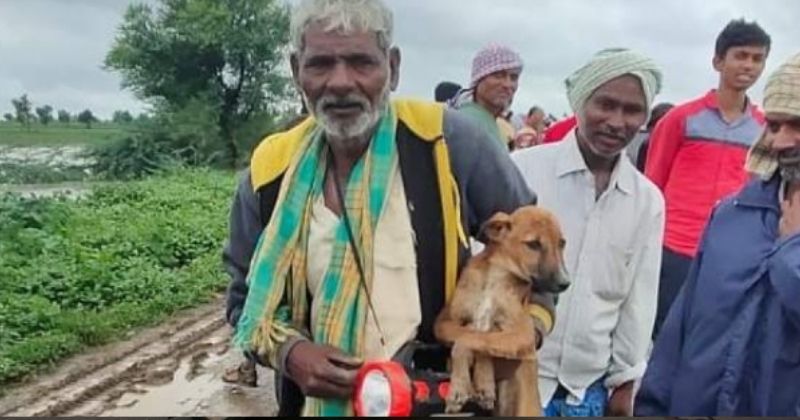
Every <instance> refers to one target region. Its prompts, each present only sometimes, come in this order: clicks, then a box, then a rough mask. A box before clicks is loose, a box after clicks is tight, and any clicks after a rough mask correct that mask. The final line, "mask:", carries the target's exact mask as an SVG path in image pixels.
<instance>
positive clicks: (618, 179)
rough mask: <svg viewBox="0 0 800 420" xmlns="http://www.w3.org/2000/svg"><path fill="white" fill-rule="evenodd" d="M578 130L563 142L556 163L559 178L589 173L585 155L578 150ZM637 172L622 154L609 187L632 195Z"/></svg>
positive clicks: (571, 132)
mask: <svg viewBox="0 0 800 420" xmlns="http://www.w3.org/2000/svg"><path fill="white" fill-rule="evenodd" d="M576 130H577V128H574V129H572V131H570V132H569V134H567V136H566V137H565V138H564V140H562V141H561V149H562V153H560V154H559V158H558V162H557V163H556V176H557V177H559V178H561V177H563V176H566V175H569V174H571V173H574V172H582V171H587V172H588V171H589V168H588V167H587V166H586V161H585V160H583V155H582V154H581V151H580V149H579V148H578V138H577V136H576V134H575V133H576ZM635 171H636V169H635V168H634V167H633V164H632V163H631V162H630V161H629V160H628V158H627V156H625V152H624V151H623V152H621V153H620V155H619V159H617V163H616V165H614V169H613V170H612V172H611V180H610V182H609V186H613V187H614V188H616V189H618V190H620V191H622V192H623V193H625V194H632V193H633V185H634V181H635V180H634V177H635V176H636V174H635Z"/></svg>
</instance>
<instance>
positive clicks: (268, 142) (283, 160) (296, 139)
mask: <svg viewBox="0 0 800 420" xmlns="http://www.w3.org/2000/svg"><path fill="white" fill-rule="evenodd" d="M313 124H314V122H313V119H312V118H310V117H309V118H307V119H306V120H304V121H303V122H302V123H300V124H298V125H296V126H295V127H294V128H292V129H290V130H288V131H281V132H278V133H274V134H272V135H270V136H267V137H266V138H265V139H264V140H262V141H261V142H260V143H259V144H258V146H257V147H256V148H255V150H254V151H253V154H252V156H251V158H250V176H251V179H252V183H253V187H254V188H256V189H257V188H259V187H260V186H262V185H264V184H267V183H269V182H272V181H273V180H275V179H276V178H278V177H279V176H280V175H281V174H283V173H284V172H285V171H286V168H288V166H289V162H290V160H291V158H292V156H294V153H295V152H297V150H298V148H299V147H300V143H301V142H302V140H303V137H304V136H305V133H306V131H308V130H309V129H310V128H311V127H312V126H313Z"/></svg>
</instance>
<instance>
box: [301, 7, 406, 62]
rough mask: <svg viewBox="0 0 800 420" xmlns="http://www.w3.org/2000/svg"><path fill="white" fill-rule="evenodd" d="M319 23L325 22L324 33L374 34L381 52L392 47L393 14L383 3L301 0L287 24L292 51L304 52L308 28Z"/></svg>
mask: <svg viewBox="0 0 800 420" xmlns="http://www.w3.org/2000/svg"><path fill="white" fill-rule="evenodd" d="M319 22H323V23H325V25H326V26H325V30H326V31H340V32H343V33H353V32H355V31H364V32H367V31H372V32H375V33H376V34H377V37H378V47H380V48H381V49H382V50H387V49H389V47H390V46H391V45H392V32H393V29H394V28H393V26H394V24H393V18H392V12H391V10H389V8H388V7H386V5H385V4H384V3H383V1H382V0H303V1H302V2H300V4H299V5H298V6H297V8H295V9H294V11H293V12H292V18H291V24H290V25H291V26H290V34H291V41H292V48H293V49H294V51H295V52H301V51H302V50H303V47H304V46H305V45H304V43H303V35H304V34H305V31H306V29H307V28H308V26H309V25H311V24H314V23H319Z"/></svg>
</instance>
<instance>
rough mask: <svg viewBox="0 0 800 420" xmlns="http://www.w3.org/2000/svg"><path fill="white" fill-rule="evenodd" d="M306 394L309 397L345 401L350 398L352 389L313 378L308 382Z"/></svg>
mask: <svg viewBox="0 0 800 420" xmlns="http://www.w3.org/2000/svg"><path fill="white" fill-rule="evenodd" d="M306 394H307V395H308V396H309V397H317V398H341V399H346V398H350V396H352V394H353V387H352V386H343V385H340V384H337V383H334V382H330V381H327V380H325V379H324V378H315V379H313V380H311V381H310V382H309V384H308V389H307V390H306Z"/></svg>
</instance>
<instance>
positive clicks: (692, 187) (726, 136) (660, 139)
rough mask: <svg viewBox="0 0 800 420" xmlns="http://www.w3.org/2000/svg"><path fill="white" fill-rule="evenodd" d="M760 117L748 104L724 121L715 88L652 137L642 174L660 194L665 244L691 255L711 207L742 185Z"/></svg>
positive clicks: (671, 115) (667, 119)
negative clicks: (664, 220)
mask: <svg viewBox="0 0 800 420" xmlns="http://www.w3.org/2000/svg"><path fill="white" fill-rule="evenodd" d="M763 126H764V114H763V113H762V112H761V111H760V110H758V109H757V108H756V107H755V106H753V105H751V104H750V103H749V101H748V105H747V110H746V111H745V113H744V115H742V116H741V117H740V118H739V119H738V120H736V121H734V122H732V123H730V124H729V123H727V122H725V120H724V119H723V118H722V114H721V113H720V111H719V105H718V102H717V93H716V91H715V90H711V91H709V92H708V93H707V94H706V95H705V96H703V97H701V98H698V99H695V100H693V101H690V102H687V103H685V104H682V105H679V106H676V107H675V108H673V109H672V110H670V111H669V112H668V113H667V114H666V115H665V116H664V118H662V119H661V120H660V121H659V122H658V124H657V125H656V127H655V129H654V130H653V134H652V135H651V136H650V146H649V148H648V150H647V160H646V163H645V175H647V177H648V178H650V179H651V180H652V181H653V182H654V183H655V184H656V186H658V188H659V189H661V191H662V192H663V193H664V199H665V201H666V212H667V214H666V229H665V233H664V246H665V247H667V248H668V249H670V250H671V251H673V252H677V253H679V254H682V255H686V256H689V257H694V255H695V253H696V252H697V244H698V241H699V240H700V235H701V233H702V232H703V229H705V225H706V221H707V220H708V217H709V216H710V214H711V210H712V209H713V207H714V205H715V204H716V203H717V202H718V201H719V200H721V199H723V198H725V197H726V196H728V195H731V194H733V193H735V192H737V191H738V190H739V189H741V187H742V186H743V185H744V184H745V183H746V181H747V179H748V174H747V172H746V171H745V169H744V162H745V158H746V156H747V151H748V149H749V148H750V146H751V145H752V144H753V142H755V141H756V140H758V137H759V136H760V134H761V132H762V130H763Z"/></svg>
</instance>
